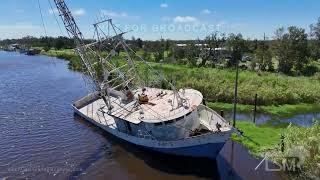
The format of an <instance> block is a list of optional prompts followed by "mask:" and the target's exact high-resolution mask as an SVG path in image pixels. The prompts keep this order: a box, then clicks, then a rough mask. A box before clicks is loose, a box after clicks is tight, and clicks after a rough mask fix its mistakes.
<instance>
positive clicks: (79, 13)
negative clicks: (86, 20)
mask: <svg viewBox="0 0 320 180" xmlns="http://www.w3.org/2000/svg"><path fill="white" fill-rule="evenodd" d="M72 14H73V15H74V16H83V15H85V14H86V11H85V10H84V9H83V8H79V9H75V10H73V11H72Z"/></svg>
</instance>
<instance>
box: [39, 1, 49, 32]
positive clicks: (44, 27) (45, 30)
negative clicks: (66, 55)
mask: <svg viewBox="0 0 320 180" xmlns="http://www.w3.org/2000/svg"><path fill="white" fill-rule="evenodd" d="M38 6H39V12H40V16H41V21H42V26H43V29H44V33H45V35H46V37H48V36H47V29H46V26H45V24H44V20H43V15H42V10H41V4H40V0H38Z"/></svg>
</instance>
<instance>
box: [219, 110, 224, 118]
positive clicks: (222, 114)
mask: <svg viewBox="0 0 320 180" xmlns="http://www.w3.org/2000/svg"><path fill="white" fill-rule="evenodd" d="M220 116H221V117H223V118H224V112H223V110H221V111H220Z"/></svg>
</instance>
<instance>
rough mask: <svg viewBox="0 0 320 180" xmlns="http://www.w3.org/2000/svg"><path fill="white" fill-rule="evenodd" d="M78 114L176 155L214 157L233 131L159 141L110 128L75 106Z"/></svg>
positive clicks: (131, 139)
mask: <svg viewBox="0 0 320 180" xmlns="http://www.w3.org/2000/svg"><path fill="white" fill-rule="evenodd" d="M73 108H74V111H75V113H76V114H78V115H80V116H81V117H83V118H84V119H86V120H87V121H89V122H91V123H92V124H94V125H96V126H98V127H100V128H101V129H103V130H105V131H106V132H108V133H110V134H112V135H114V136H116V137H117V138H120V139H122V140H125V141H127V142H129V143H132V144H135V145H137V146H140V147H143V148H146V149H149V150H153V151H156V152H160V153H165V154H171V155H176V156H187V157H197V158H210V159H214V158H215V157H216V156H217V155H218V154H219V152H220V150H221V149H222V147H223V146H224V144H225V142H226V141H227V140H228V139H229V137H230V134H231V131H227V132H219V133H206V134H203V135H199V136H193V137H188V138H184V139H181V140H174V141H159V140H154V139H146V138H140V137H136V136H131V135H129V134H127V133H122V132H120V131H118V130H117V129H113V128H110V127H109V126H107V125H105V124H102V123H99V122H97V121H95V120H94V119H92V118H90V117H88V116H86V115H85V114H84V113H82V112H81V111H80V110H79V109H77V108H76V107H75V106H73Z"/></svg>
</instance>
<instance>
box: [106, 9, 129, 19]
mask: <svg viewBox="0 0 320 180" xmlns="http://www.w3.org/2000/svg"><path fill="white" fill-rule="evenodd" d="M100 12H101V14H102V15H105V16H109V17H115V18H119V17H120V18H126V17H128V14H127V13H126V12H114V11H110V10H101V11H100Z"/></svg>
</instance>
